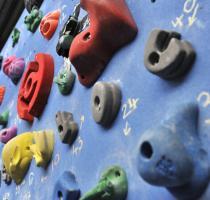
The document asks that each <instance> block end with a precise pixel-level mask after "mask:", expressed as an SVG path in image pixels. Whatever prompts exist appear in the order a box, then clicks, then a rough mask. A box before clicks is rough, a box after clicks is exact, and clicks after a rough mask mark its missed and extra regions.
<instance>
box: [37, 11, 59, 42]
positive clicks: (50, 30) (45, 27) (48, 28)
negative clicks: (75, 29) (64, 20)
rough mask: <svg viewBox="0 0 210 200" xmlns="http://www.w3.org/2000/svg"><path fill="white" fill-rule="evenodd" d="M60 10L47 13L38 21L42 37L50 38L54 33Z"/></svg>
mask: <svg viewBox="0 0 210 200" xmlns="http://www.w3.org/2000/svg"><path fill="white" fill-rule="evenodd" d="M60 15H61V12H60V10H55V11H53V12H50V13H48V14H47V15H46V16H44V18H43V19H42V21H41V23H40V32H41V34H42V35H43V37H44V38H46V39H48V40H50V39H51V38H52V36H53V34H54V33H55V31H56V29H57V27H58V22H59V18H60Z"/></svg>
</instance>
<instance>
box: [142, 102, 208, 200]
mask: <svg viewBox="0 0 210 200" xmlns="http://www.w3.org/2000/svg"><path fill="white" fill-rule="evenodd" d="M197 125H198V107H197V105H196V104H194V103H187V104H183V105H180V106H178V107H176V108H175V109H174V110H173V111H172V112H171V113H170V114H169V115H168V116H167V117H166V119H165V120H164V121H162V123H160V125H159V126H157V127H155V128H152V129H149V130H147V131H146V132H145V133H144V134H143V135H142V136H141V138H140V145H139V149H138V171H139V174H140V175H141V177H142V178H143V179H144V180H145V181H147V182H148V183H150V184H152V185H156V186H164V187H166V188H167V189H168V190H169V191H170V192H171V193H172V194H173V195H174V196H175V197H176V198H177V199H184V200H192V199H198V198H199V197H200V196H201V195H202V194H203V192H204V191H205V189H206V187H207V185H208V182H209V177H210V176H209V165H208V158H207V153H206V151H205V150H204V149H203V147H202V144H201V141H200V138H199V135H198V129H197Z"/></svg>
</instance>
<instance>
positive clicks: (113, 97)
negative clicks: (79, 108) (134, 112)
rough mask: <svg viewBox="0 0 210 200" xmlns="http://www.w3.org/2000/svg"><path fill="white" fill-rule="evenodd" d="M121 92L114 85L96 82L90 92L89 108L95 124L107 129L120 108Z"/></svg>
mask: <svg viewBox="0 0 210 200" xmlns="http://www.w3.org/2000/svg"><path fill="white" fill-rule="evenodd" d="M121 98H122V95H121V91H120V89H119V87H118V86H117V85H116V84H115V83H105V82H97V83H96V84H95V85H94V87H93V91H92V99H91V107H92V113H93V118H94V120H95V121H96V123H98V124H101V125H102V126H105V127H108V126H110V125H111V124H112V122H113V121H114V119H115V118H116V116H117V113H118V111H119V109H120V106H121Z"/></svg>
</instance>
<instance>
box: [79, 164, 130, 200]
mask: <svg viewBox="0 0 210 200" xmlns="http://www.w3.org/2000/svg"><path fill="white" fill-rule="evenodd" d="M127 192H128V181H127V176H126V173H125V171H124V170H123V169H122V168H120V167H118V166H114V167H111V168H109V169H107V170H106V171H105V172H104V173H103V174H102V176H101V179H100V180H99V183H98V185H97V186H96V187H95V188H94V189H92V190H91V191H89V192H87V193H86V194H85V195H84V196H83V197H81V198H80V200H125V199H126V197H127Z"/></svg>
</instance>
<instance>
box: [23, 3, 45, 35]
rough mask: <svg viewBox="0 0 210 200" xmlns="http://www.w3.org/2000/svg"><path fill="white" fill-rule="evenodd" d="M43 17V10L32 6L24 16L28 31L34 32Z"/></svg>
mask: <svg viewBox="0 0 210 200" xmlns="http://www.w3.org/2000/svg"><path fill="white" fill-rule="evenodd" d="M42 18H43V12H42V11H41V10H38V8H37V7H36V6H34V7H33V8H32V10H31V12H30V14H29V15H27V16H26V17H25V20H24V23H25V24H26V27H27V29H28V30H29V31H31V32H32V33H35V31H36V30H37V28H38V27H39V24H40V22H41V20H42Z"/></svg>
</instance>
